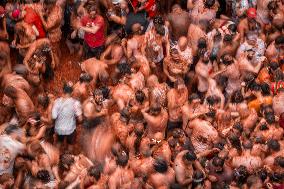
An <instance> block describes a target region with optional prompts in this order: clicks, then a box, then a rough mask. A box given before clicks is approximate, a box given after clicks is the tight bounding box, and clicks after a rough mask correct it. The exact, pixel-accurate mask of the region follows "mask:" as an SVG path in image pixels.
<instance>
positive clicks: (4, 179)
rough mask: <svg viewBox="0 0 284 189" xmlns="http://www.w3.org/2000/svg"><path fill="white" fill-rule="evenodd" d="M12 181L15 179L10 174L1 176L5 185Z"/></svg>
mask: <svg viewBox="0 0 284 189" xmlns="http://www.w3.org/2000/svg"><path fill="white" fill-rule="evenodd" d="M10 179H11V180H13V179H14V177H13V175H11V174H9V173H4V174H2V175H0V183H5V182H7V181H9V180H10Z"/></svg>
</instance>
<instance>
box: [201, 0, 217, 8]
mask: <svg viewBox="0 0 284 189" xmlns="http://www.w3.org/2000/svg"><path fill="white" fill-rule="evenodd" d="M213 5H215V0H204V6H205V7H206V8H211V7H213Z"/></svg>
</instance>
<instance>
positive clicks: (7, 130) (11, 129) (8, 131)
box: [4, 124, 19, 135]
mask: <svg viewBox="0 0 284 189" xmlns="http://www.w3.org/2000/svg"><path fill="white" fill-rule="evenodd" d="M18 129H19V127H18V125H15V124H9V125H8V126H7V127H6V128H5V130H4V132H5V133H6V134H7V135H10V134H12V133H14V132H15V131H16V130H18Z"/></svg>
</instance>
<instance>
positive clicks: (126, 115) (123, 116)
mask: <svg viewBox="0 0 284 189" xmlns="http://www.w3.org/2000/svg"><path fill="white" fill-rule="evenodd" d="M129 118H130V113H129V111H128V109H127V108H123V109H122V110H121V111H120V119H121V120H122V121H124V122H128V120H129Z"/></svg>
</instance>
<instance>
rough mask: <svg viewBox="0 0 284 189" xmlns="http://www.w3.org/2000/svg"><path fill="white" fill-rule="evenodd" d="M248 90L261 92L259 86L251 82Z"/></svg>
mask: <svg viewBox="0 0 284 189" xmlns="http://www.w3.org/2000/svg"><path fill="white" fill-rule="evenodd" d="M249 89H250V90H252V91H261V88H260V85H259V84H257V83H256V82H255V81H253V82H252V83H251V84H250V85H249Z"/></svg>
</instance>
